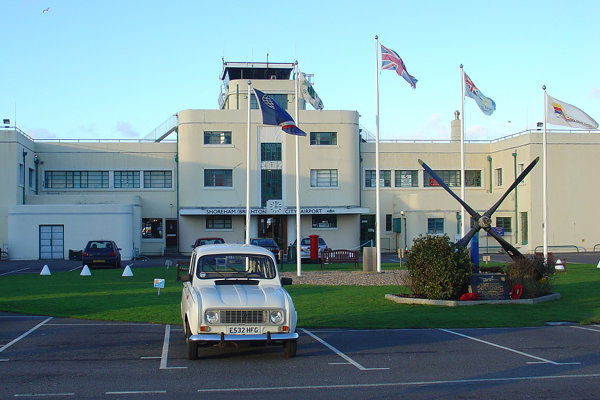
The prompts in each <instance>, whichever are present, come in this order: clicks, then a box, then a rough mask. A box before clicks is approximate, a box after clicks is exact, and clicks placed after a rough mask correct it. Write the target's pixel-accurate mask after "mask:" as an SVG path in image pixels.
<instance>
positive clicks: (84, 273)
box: [79, 265, 92, 276]
mask: <svg viewBox="0 0 600 400" xmlns="http://www.w3.org/2000/svg"><path fill="white" fill-rule="evenodd" d="M79 275H81V276H92V273H91V272H90V268H89V267H88V266H87V265H84V266H83V269H82V270H81V273H80V274H79Z"/></svg>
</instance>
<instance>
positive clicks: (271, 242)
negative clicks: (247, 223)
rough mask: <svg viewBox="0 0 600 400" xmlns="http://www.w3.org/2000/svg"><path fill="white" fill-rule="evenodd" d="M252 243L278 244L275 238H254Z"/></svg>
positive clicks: (259, 244)
mask: <svg viewBox="0 0 600 400" xmlns="http://www.w3.org/2000/svg"><path fill="white" fill-rule="evenodd" d="M252 244H254V245H257V246H276V245H277V243H275V241H274V240H273V239H254V240H253V241H252Z"/></svg>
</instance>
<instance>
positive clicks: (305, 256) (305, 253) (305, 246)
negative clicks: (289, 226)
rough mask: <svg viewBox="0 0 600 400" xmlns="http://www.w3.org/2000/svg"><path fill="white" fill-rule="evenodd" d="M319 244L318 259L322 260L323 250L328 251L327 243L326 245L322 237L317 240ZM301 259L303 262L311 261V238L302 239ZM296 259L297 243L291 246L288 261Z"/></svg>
mask: <svg viewBox="0 0 600 400" xmlns="http://www.w3.org/2000/svg"><path fill="white" fill-rule="evenodd" d="M317 242H318V253H317V258H321V253H322V252H323V250H327V249H328V247H327V243H325V239H323V238H322V237H321V236H319V237H318V238H317ZM300 258H301V259H302V260H310V237H308V236H306V237H303V238H302V239H300ZM295 259H296V241H295V240H294V243H292V244H290V246H289V250H288V261H291V260H295Z"/></svg>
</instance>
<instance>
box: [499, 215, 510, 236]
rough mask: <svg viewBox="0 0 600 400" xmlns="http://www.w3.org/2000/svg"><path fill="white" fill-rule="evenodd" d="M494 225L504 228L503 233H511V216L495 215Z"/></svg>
mask: <svg viewBox="0 0 600 400" xmlns="http://www.w3.org/2000/svg"><path fill="white" fill-rule="evenodd" d="M496 226H497V227H498V228H504V233H511V232H512V224H511V217H496Z"/></svg>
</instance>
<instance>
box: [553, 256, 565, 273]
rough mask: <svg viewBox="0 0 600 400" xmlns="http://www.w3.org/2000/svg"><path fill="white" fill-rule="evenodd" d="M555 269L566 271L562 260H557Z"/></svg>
mask: <svg viewBox="0 0 600 400" xmlns="http://www.w3.org/2000/svg"><path fill="white" fill-rule="evenodd" d="M554 269H555V270H557V271H564V270H565V266H564V264H563V262H562V260H561V259H560V258H559V259H558V260H556V262H555V263H554Z"/></svg>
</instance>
